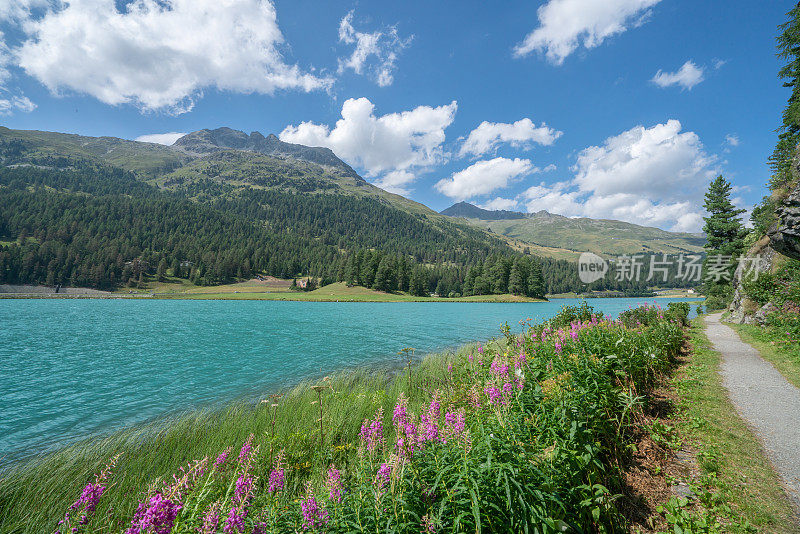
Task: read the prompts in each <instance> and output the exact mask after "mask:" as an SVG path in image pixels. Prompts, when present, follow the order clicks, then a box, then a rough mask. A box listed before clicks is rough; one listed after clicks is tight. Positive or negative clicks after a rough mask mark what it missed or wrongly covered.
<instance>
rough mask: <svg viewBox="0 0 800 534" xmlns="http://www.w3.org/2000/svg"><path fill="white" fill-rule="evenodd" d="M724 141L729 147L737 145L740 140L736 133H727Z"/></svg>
mask: <svg viewBox="0 0 800 534" xmlns="http://www.w3.org/2000/svg"><path fill="white" fill-rule="evenodd" d="M725 143H726V144H727V145H728V146H729V147H737V146H739V144H740V143H741V141H740V140H739V136H738V135H736V134H728V135H726V136H725Z"/></svg>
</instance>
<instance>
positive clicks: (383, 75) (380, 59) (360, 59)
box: [339, 11, 413, 87]
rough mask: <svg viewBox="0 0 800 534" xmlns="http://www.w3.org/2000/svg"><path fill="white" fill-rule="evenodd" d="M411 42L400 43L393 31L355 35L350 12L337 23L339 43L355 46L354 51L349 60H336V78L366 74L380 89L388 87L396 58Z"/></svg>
mask: <svg viewBox="0 0 800 534" xmlns="http://www.w3.org/2000/svg"><path fill="white" fill-rule="evenodd" d="M412 39H413V36H411V37H409V38H407V39H401V38H400V36H399V35H398V34H397V28H395V27H390V28H387V29H385V30H383V31H380V30H379V31H375V32H371V33H367V32H359V31H356V29H355V28H354V27H353V11H350V12H349V13H348V14H347V15H345V16H344V17H343V18H342V20H341V21H340V22H339V42H340V43H344V44H347V45H355V48H354V49H353V52H352V54H350V57H348V58H340V59H339V74H341V73H342V72H344V71H345V69H352V70H353V72H355V73H356V74H363V73H364V71H365V70H367V71H369V73H370V75H371V76H372V77H373V78H374V79H375V82H376V83H377V84H378V85H379V86H381V87H386V86H387V85H391V84H392V82H394V71H395V68H396V65H395V64H396V62H397V56H398V54H399V53H400V52H401V51H402V50H403V49H404V48H406V47H407V46H408V45H409V43H411V40H412ZM371 58H374V59H373V60H371Z"/></svg>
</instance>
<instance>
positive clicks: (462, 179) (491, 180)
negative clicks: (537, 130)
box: [435, 158, 538, 200]
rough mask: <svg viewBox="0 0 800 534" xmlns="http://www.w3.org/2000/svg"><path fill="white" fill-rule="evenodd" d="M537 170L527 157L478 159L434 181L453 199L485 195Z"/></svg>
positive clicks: (441, 190)
mask: <svg viewBox="0 0 800 534" xmlns="http://www.w3.org/2000/svg"><path fill="white" fill-rule="evenodd" d="M535 171H538V169H537V168H536V167H534V166H533V164H531V162H530V160H527V159H520V158H514V159H508V158H494V159H490V160H485V161H478V162H477V163H474V164H473V165H470V166H469V167H467V168H466V169H464V170H461V171H458V172H456V173H454V174H453V175H452V176H451V177H450V178H445V179H442V180H439V181H438V182H436V185H435V187H436V189H437V190H438V191H439V192H440V193H443V194H444V195H447V196H448V197H450V198H452V199H455V200H466V199H468V198H472V197H477V196H481V195H487V194H489V193H491V192H493V191H496V190H498V189H503V188H505V187H507V186H508V185H509V183H510V182H511V181H513V180H514V179H516V178H518V177H521V176H524V175H526V174H530V173H532V172H535Z"/></svg>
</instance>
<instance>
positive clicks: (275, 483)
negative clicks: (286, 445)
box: [267, 451, 285, 493]
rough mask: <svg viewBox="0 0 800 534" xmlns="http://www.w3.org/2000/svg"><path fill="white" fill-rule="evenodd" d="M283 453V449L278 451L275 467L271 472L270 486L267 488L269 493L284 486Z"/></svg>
mask: <svg viewBox="0 0 800 534" xmlns="http://www.w3.org/2000/svg"><path fill="white" fill-rule="evenodd" d="M283 455H284V453H283V451H281V452H280V453H278V457H277V458H276V459H275V467H274V468H273V469H272V471H270V473H269V487H268V488H267V491H268V492H269V493H275V492H277V491H281V490H282V489H283V487H284V484H285V478H284V471H283Z"/></svg>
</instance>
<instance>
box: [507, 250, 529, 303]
mask: <svg viewBox="0 0 800 534" xmlns="http://www.w3.org/2000/svg"><path fill="white" fill-rule="evenodd" d="M526 267H527V266H526V265H524V261H523V258H517V259H515V260H514V264H513V265H512V266H511V273H510V274H509V275H508V292H509V293H511V294H513V295H525V294H526V293H527V292H528V291H527V289H528V288H527V284H526V282H527V280H526V279H527V277H528V276H527V275H528V273H527V268H526Z"/></svg>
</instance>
